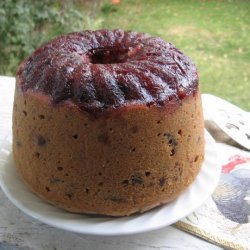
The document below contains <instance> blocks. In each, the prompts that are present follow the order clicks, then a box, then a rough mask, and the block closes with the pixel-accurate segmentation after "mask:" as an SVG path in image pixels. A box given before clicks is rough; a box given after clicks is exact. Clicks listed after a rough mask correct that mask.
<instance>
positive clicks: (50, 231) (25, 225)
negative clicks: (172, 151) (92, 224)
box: [0, 76, 222, 250]
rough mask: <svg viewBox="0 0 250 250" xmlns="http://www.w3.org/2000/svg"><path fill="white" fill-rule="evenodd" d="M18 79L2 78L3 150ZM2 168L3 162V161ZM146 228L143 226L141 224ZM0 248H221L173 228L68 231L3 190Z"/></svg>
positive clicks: (0, 119)
mask: <svg viewBox="0 0 250 250" xmlns="http://www.w3.org/2000/svg"><path fill="white" fill-rule="evenodd" d="M14 83H15V78H13V77H3V76H0V147H2V145H3V142H4V139H5V137H6V136H7V135H8V134H9V133H11V116H12V103H13V97H14ZM0 167H1V162H0ZM142 226H143V225H142ZM0 249H1V250H16V249H18V250H19V249H21V250H24V249H53V250H56V249H60V250H61V249H62V250H71V249H72V250H78V249H79V250H80V249H81V250H82V249H94V250H99V249H100V250H114V249H119V250H123V249H124V250H127V249H130V250H142V249H143V250H144V249H145V250H150V249H159V250H161V249H222V248H220V247H217V246H215V245H212V244H210V243H208V242H206V241H204V240H202V239H199V238H197V237H195V236H192V235H190V234H187V233H185V232H183V231H180V230H178V229H176V228H174V227H173V226H169V227H165V228H162V229H160V230H155V231H152V232H148V233H142V234H135V235H129V236H112V237H110V236H109V237H107V236H89V235H79V234H75V233H70V232H66V231H63V230H59V229H56V228H52V227H50V226H48V225H45V224H43V223H40V222H38V221H36V220H34V219H33V218H30V217H29V216H27V215H25V214H24V213H23V212H21V211H20V210H19V209H17V208H16V207H15V206H14V205H12V203H11V202H10V201H9V200H8V199H7V198H6V197H5V195H4V193H3V192H2V190H1V189H0Z"/></svg>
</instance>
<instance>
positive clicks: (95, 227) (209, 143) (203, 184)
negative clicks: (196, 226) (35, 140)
mask: <svg viewBox="0 0 250 250" xmlns="http://www.w3.org/2000/svg"><path fill="white" fill-rule="evenodd" d="M4 145H5V146H4V147H3V149H2V150H1V153H0V162H2V163H3V164H1V165H2V166H1V167H0V186H1V188H2V190H3V192H4V193H5V194H6V196H7V197H8V198H9V199H10V201H11V202H12V203H13V204H14V205H15V206H17V207H18V208H19V209H21V210H22V211H23V212H24V213H26V214H28V215H30V216H31V217H33V218H35V219H37V220H39V221H42V222H44V223H46V224H48V225H50V226H53V227H57V228H60V229H64V230H68V231H72V232H76V233H83V234H92V235H127V234H134V233H142V232H147V231H151V230H155V229H159V228H162V227H164V226H168V225H170V224H172V223H174V222H176V221H178V220H180V219H181V218H183V217H185V216H186V215H188V214H189V213H191V212H192V211H194V210H195V209H196V208H197V207H199V206H200V205H201V204H202V203H203V202H204V201H205V200H206V199H207V198H208V197H209V196H210V194H211V193H212V192H213V190H214V189H215V187H216V185H217V183H218V180H219V176H220V167H219V166H218V164H217V154H216V145H215V143H214V140H213V139H212V137H211V136H210V135H209V134H208V132H206V154H205V161H204V164H203V166H202V168H201V171H200V173H199V175H198V176H197V178H196V180H195V182H194V183H193V184H192V185H191V186H190V187H189V188H188V189H187V190H186V191H185V192H184V193H183V194H182V195H181V196H180V197H179V198H178V199H176V200H175V201H173V202H171V203H169V204H167V205H164V206H161V207H158V208H155V209H153V210H151V211H148V212H146V213H144V214H136V215H132V216H129V217H118V218H114V217H105V216H94V215H91V216H89V215H81V214H73V213H69V212H66V211H64V210H62V209H59V208H56V207H54V206H52V205H50V204H48V203H46V202H44V201H43V200H41V199H40V198H38V197H37V196H36V195H35V194H33V193H32V192H31V191H30V190H29V189H28V188H27V187H26V185H25V184H24V183H23V182H22V181H21V179H20V178H19V176H18V175H17V173H16V170H15V167H14V163H13V159H12V151H11V138H8V139H7V140H6V142H5V144H4Z"/></svg>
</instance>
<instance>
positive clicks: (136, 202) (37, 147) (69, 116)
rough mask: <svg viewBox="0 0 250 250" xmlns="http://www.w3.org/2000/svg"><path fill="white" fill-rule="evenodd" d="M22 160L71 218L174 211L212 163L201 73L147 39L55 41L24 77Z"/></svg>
mask: <svg viewBox="0 0 250 250" xmlns="http://www.w3.org/2000/svg"><path fill="white" fill-rule="evenodd" d="M13 155H14V160H15V165H16V168H17V170H18V172H19V173H20V176H21V177H22V179H23V180H24V182H25V183H26V184H27V185H28V186H29V187H30V188H31V189H32V190H33V192H35V193H36V194H37V195H39V196H40V197H42V198H43V199H45V200H47V201H48V202H50V203H52V204H54V205H56V206H59V207H61V208H64V209H66V210H68V211H72V212H80V213H96V214H105V215H113V216H121V215H130V214H132V213H135V212H143V211H146V210H148V209H151V208H153V207H155V206H158V205H160V204H164V203H167V202H170V201H172V200H173V199H175V198H176V197H178V196H179V195H180V193H182V192H183V191H184V190H185V189H186V188H187V187H188V186H189V185H190V184H191V183H192V182H193V181H194V179H195V177H196V175H197V174H198V172H199V170H200V167H201V164H202V162H203V158H204V125H203V115H202V106H201V98H200V90H199V80H198V75H197V69H196V67H195V65H194V64H193V63H192V62H191V60H190V59H189V58H188V57H187V56H185V55H184V54H183V53H182V52H180V51H179V50H178V49H177V48H175V47H174V46H173V45H172V44H171V43H168V42H165V41H163V40H162V39H160V38H156V37H151V36H150V35H147V34H143V33H137V32H124V31H122V30H119V29H117V30H113V31H109V30H106V29H103V30H98V31H83V32H75V33H70V34H67V35H64V36H60V37H58V38H55V39H54V40H52V41H50V42H48V43H46V44H44V45H42V46H41V47H40V48H38V49H37V50H36V51H35V52H34V53H33V54H32V55H31V56H29V57H28V58H26V59H25V60H24V61H23V62H22V63H21V65H20V66H19V68H18V70H17V75H16V91H15V101H14V109H13Z"/></svg>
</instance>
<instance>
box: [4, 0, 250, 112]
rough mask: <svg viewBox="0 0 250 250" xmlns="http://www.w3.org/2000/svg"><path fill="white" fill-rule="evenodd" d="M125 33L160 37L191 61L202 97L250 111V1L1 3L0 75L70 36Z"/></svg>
mask: <svg viewBox="0 0 250 250" xmlns="http://www.w3.org/2000/svg"><path fill="white" fill-rule="evenodd" d="M98 28H111V29H113V28H122V29H125V30H135V31H141V32H146V33H150V34H151V35H154V36H159V37H161V38H163V39H165V40H167V41H169V42H172V43H173V44H175V45H176V46H177V47H178V48H179V49H181V50H182V51H183V52H184V53H185V54H187V55H188V56H189V57H191V58H192V60H193V61H194V62H195V63H196V65H197V66H198V69H199V75H200V82H201V87H202V92H203V93H212V94H214V95H217V96H220V97H222V98H225V99H227V100H229V101H231V102H233V103H234V104H236V105H239V106H240V107H242V108H244V109H246V110H248V111H250V1H248V0H235V1H233V0H231V1H229V0H228V1H208V0H207V1H205V0H203V1H201V0H200V1H198V0H190V1H188V0H183V1H181V0H175V1H174V0H137V1H136V0H121V1H118V0H113V1H112V0H103V1H101V0H95V1H91V0H89V1H84V0H74V1H66V0H65V1H63V0H57V1H50V0H45V1H31V0H30V1H28V0H4V1H0V75H9V76H14V75H15V71H16V68H17V66H18V64H19V63H20V61H21V60H22V59H23V58H24V57H26V56H27V55H29V54H30V53H32V51H33V50H34V49H35V48H37V47H38V46H40V45H41V44H42V43H43V42H45V41H48V40H50V39H51V38H53V37H55V36H57V35H59V34H64V33H67V32H71V31H79V30H84V29H98Z"/></svg>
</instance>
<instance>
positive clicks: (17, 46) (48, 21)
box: [0, 0, 101, 75]
mask: <svg viewBox="0 0 250 250" xmlns="http://www.w3.org/2000/svg"><path fill="white" fill-rule="evenodd" d="M100 23H101V20H100V19H95V21H93V20H91V16H90V15H89V14H88V13H87V12H86V13H85V12H84V11H83V7H82V6H80V5H78V4H77V3H74V4H71V3H70V1H63V0H60V1H59V0H58V1H52V0H43V1H32V0H5V1H0V75H15V71H16V68H17V66H18V64H19V63H20V61H21V60H22V59H24V58H25V57H26V56H27V55H29V54H30V53H31V52H32V51H34V49H35V48H37V47H38V46H40V45H41V44H42V43H44V42H45V41H48V40H50V39H51V38H53V37H55V36H57V35H60V34H64V33H67V32H72V31H79V30H83V29H86V28H91V29H95V28H97V27H98V26H99V24H100Z"/></svg>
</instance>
